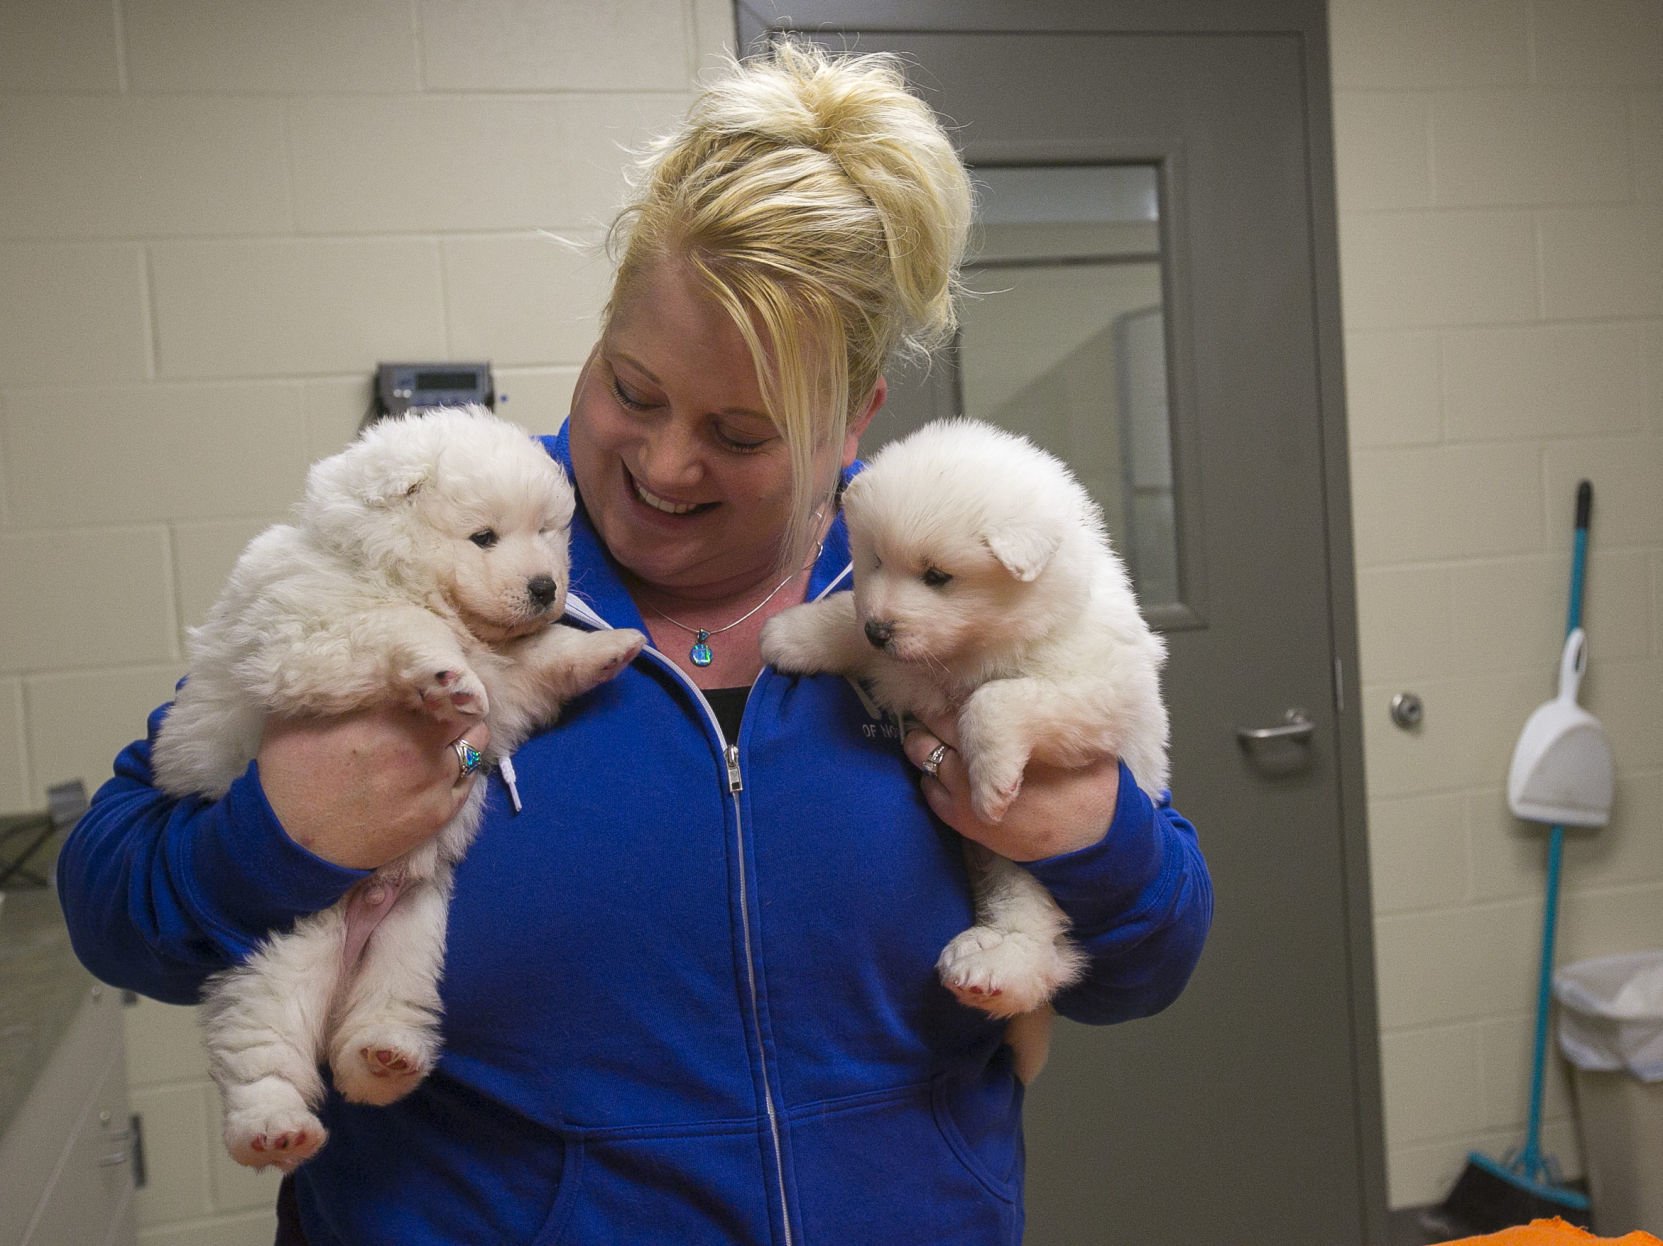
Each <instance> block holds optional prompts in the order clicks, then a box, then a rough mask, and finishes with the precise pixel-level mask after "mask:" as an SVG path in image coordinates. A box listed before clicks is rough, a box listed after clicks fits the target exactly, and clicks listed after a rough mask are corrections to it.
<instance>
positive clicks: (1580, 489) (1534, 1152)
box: [1514, 480, 1594, 1184]
mask: <svg viewBox="0 0 1663 1246" xmlns="http://www.w3.org/2000/svg"><path fill="white" fill-rule="evenodd" d="M1593 506H1594V486H1593V485H1592V484H1590V483H1589V482H1588V481H1586V480H1584V481H1583V482H1582V483H1581V484H1580V485H1578V486H1577V489H1576V543H1575V544H1574V545H1573V546H1572V548H1571V604H1570V608H1569V610H1568V611H1566V617H1565V635H1566V636H1567V637H1569V636H1570V634H1571V633H1572V632H1574V631H1576V629H1577V628H1579V627H1581V626H1582V585H1583V580H1584V578H1585V575H1586V572H1587V568H1588V520H1589V518H1590V514H1591V512H1592V511H1593ZM1564 855H1565V828H1564V827H1562V826H1555V827H1553V828H1552V829H1550V830H1549V831H1548V868H1547V896H1546V898H1545V900H1544V902H1543V905H1542V908H1543V916H1542V968H1541V973H1540V974H1539V976H1538V978H1537V983H1536V1050H1535V1054H1534V1056H1533V1057H1532V1059H1531V1064H1530V1123H1529V1126H1528V1128H1527V1129H1526V1131H1525V1139H1524V1149H1523V1150H1522V1151H1520V1153H1519V1156H1518V1159H1517V1160H1516V1161H1515V1163H1514V1168H1515V1169H1516V1170H1517V1171H1519V1172H1521V1173H1523V1175H1524V1176H1525V1177H1526V1178H1528V1179H1529V1180H1531V1181H1540V1182H1543V1183H1546V1184H1552V1183H1554V1182H1556V1181H1557V1180H1558V1177H1557V1175H1556V1174H1554V1173H1551V1172H1549V1171H1548V1164H1547V1161H1546V1160H1545V1159H1544V1158H1543V1156H1542V1089H1543V1083H1544V1081H1545V1078H1546V1073H1547V1054H1548V1013H1549V1008H1550V1006H1551V1004H1552V1001H1553V944H1554V940H1555V937H1556V935H1557V933H1558V931H1557V927H1558V925H1559V873H1560V865H1561V862H1562V860H1563V858H1564Z"/></svg>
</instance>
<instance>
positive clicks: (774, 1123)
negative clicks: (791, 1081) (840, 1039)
mask: <svg viewBox="0 0 1663 1246" xmlns="http://www.w3.org/2000/svg"><path fill="white" fill-rule="evenodd" d="M645 652H647V653H651V654H653V655H654V656H655V657H657V658H658V659H659V660H660V661H662V662H663V663H664V664H665V665H666V666H667V667H669V668H670V669H671V670H673V671H674V672H675V673H676V675H677V676H679V677H680V678H681V680H682V681H683V682H684V683H686V684H687V686H688V687H689V688H690V689H691V690H692V692H693V695H694V696H695V697H697V698H698V700H699V705H700V706H701V707H702V708H703V710H704V713H705V717H706V718H707V719H708V720H709V721H710V725H711V726H712V727H713V728H714V729H715V731H716V738H717V739H718V740H721V741H722V759H723V761H724V762H725V763H726V764H727V771H728V780H727V781H728V796H729V798H730V799H731V800H732V801H733V822H734V826H735V827H736V828H737V831H736V841H735V847H736V848H737V849H738V851H739V926H740V929H741V930H743V931H744V934H745V942H744V947H745V989H746V992H747V994H748V995H749V997H750V1002H751V1036H752V1037H753V1038H754V1039H755V1040H756V1057H757V1060H758V1061H759V1062H760V1063H761V1065H762V1110H763V1113H764V1114H765V1115H766V1116H767V1118H768V1140H769V1142H770V1143H771V1144H772V1146H773V1150H774V1182H775V1188H776V1190H777V1192H778V1193H779V1198H780V1223H781V1224H782V1225H783V1226H784V1228H785V1242H784V1246H792V1242H793V1240H794V1238H793V1235H792V1232H791V1211H790V1204H789V1203H788V1202H787V1201H786V1197H785V1148H784V1145H783V1144H782V1143H781V1141H780V1118H779V1109H778V1108H777V1107H776V1106H775V1104H774V1089H773V1086H772V1085H771V1083H770V1081H769V1076H768V1057H767V1054H766V1052H765V1049H764V1047H763V1043H762V1007H761V1004H760V1002H759V1001H758V998H757V989H756V952H755V950H754V949H753V947H752V946H751V901H750V895H751V882H752V880H751V878H750V876H749V874H748V873H747V871H746V869H745V858H746V852H745V812H744V810H743V809H742V808H741V807H740V802H739V795H740V793H741V792H743V791H744V790H745V776H744V774H743V773H742V772H741V771H740V768H739V745H738V744H737V743H731V744H730V743H729V742H728V738H727V736H726V735H724V734H723V732H722V725H721V723H720V722H719V721H718V720H717V718H716V711H715V710H713V709H711V707H710V702H709V701H707V700H705V697H704V693H703V692H702V691H700V689H699V687H698V685H697V684H695V683H694V682H693V681H692V680H691V679H688V678H687V676H686V674H685V673H684V672H683V671H682V670H681V668H680V667H679V666H677V665H676V664H675V663H674V662H672V661H670V660H669V659H668V658H666V657H665V656H664V655H663V654H662V653H660V652H659V651H658V650H656V649H653V648H652V647H651V646H649V647H648V648H647V649H646V650H645ZM758 679H759V680H760V679H761V676H758ZM755 692H756V685H755V684H752V685H751V692H750V693H749V694H747V695H746V698H745V701H746V704H747V706H748V705H749V704H750V698H751V695H754V694H755Z"/></svg>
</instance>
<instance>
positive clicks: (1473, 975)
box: [1330, 0, 1663, 1206]
mask: <svg viewBox="0 0 1663 1246" xmlns="http://www.w3.org/2000/svg"><path fill="white" fill-rule="evenodd" d="M1330 22H1331V28H1332V50H1333V65H1334V88H1335V100H1334V103H1335V129H1336V139H1337V160H1338V171H1339V207H1340V244H1341V262H1342V285H1343V298H1344V314H1345V321H1346V354H1347V359H1346V363H1347V372H1348V386H1347V389H1348V395H1349V414H1350V425H1351V439H1352V478H1353V489H1354V498H1355V505H1354V511H1355V522H1356V545H1357V563H1358V581H1359V596H1360V617H1361V631H1362V638H1361V639H1362V662H1363V681H1364V690H1363V714H1364V737H1365V744H1366V750H1367V766H1368V791H1369V807H1370V822H1371V827H1370V843H1371V855H1372V866H1373V875H1374V898H1375V932H1376V939H1377V948H1376V959H1377V964H1378V968H1379V991H1380V1015H1381V1024H1382V1047H1383V1054H1384V1079H1385V1098H1386V1124H1387V1139H1388V1147H1389V1152H1390V1179H1391V1200H1392V1203H1393V1204H1394V1205H1396V1206H1402V1205H1409V1204H1419V1203H1427V1202H1433V1201H1437V1200H1439V1199H1441V1198H1442V1197H1443V1196H1444V1195H1445V1194H1446V1193H1447V1192H1448V1188H1449V1185H1450V1183H1451V1182H1452V1181H1453V1180H1454V1178H1455V1176H1456V1174H1457V1173H1458V1172H1459V1170H1460V1167H1461V1164H1462V1161H1463V1157H1464V1155H1465V1153H1466V1151H1467V1150H1468V1149H1469V1148H1470V1147H1472V1146H1475V1145H1478V1146H1482V1147H1484V1148H1486V1149H1487V1150H1489V1151H1490V1152H1491V1153H1492V1154H1496V1153H1500V1152H1501V1151H1503V1150H1505V1149H1506V1148H1507V1147H1509V1146H1512V1145H1515V1144H1516V1143H1517V1142H1518V1141H1519V1139H1520V1138H1521V1137H1522V1134H1523V1127H1524V1125H1523V1123H1524V1117H1525V1112H1526V1107H1527V1085H1528V1076H1529V1067H1528V1066H1529V1057H1530V1033H1531V1023H1532V1015H1531V1014H1532V1009H1533V1007H1534V1000H1535V986H1534V983H1535V972H1536V964H1537V954H1538V947H1539V940H1540V929H1541V895H1542V889H1543V878H1544V868H1543V867H1544V851H1543V837H1542V833H1541V832H1540V831H1539V830H1536V829H1532V828H1530V827H1527V826H1525V825H1524V824H1521V823H1516V822H1514V821H1513V820H1512V819H1511V818H1510V817H1509V816H1508V814H1507V811H1506V806H1505V801H1504V795H1503V784H1504V783H1505V779H1506V773H1507V765H1508V761H1509V759H1510V757H1511V754H1512V747H1513V742H1514V740H1515V739H1516V737H1517V734H1518V731H1519V729H1520V727H1521V726H1522V725H1523V722H1524V719H1525V717H1526V716H1527V714H1528V713H1529V711H1530V709H1531V708H1532V707H1534V706H1535V705H1536V704H1537V703H1538V702H1540V701H1542V700H1544V699H1546V698H1547V697H1548V696H1549V695H1550V693H1551V692H1552V690H1553V672H1554V670H1555V668H1556V655H1557V653H1558V648H1559V645H1560V642H1561V640H1562V638H1563V630H1564V618H1565V608H1566V599H1567V586H1568V579H1569V567H1570V544H1571V524H1572V518H1573V506H1574V496H1575V489H1576V483H1577V481H1578V480H1580V479H1582V478H1584V477H1586V478H1588V479H1591V480H1592V481H1593V483H1594V490H1595V498H1594V519H1593V537H1592V548H1593V556H1592V560H1591V564H1590V569H1589V572H1588V589H1587V602H1586V607H1585V622H1586V624H1587V627H1588V630H1589V635H1590V652H1591V655H1592V658H1591V669H1590V674H1589V677H1588V679H1587V681H1586V683H1585V684H1584V686H1583V691H1584V693H1585V697H1584V700H1585V702H1586V703H1588V704H1590V705H1591V708H1592V709H1593V710H1594V712H1595V713H1597V714H1598V715H1599V716H1600V717H1601V718H1602V719H1603V720H1604V722H1605V723H1606V725H1607V727H1608V728H1609V729H1610V732H1611V736H1612V740H1613V744H1614V747H1615V751H1616V757H1617V766H1618V775H1619V779H1618V793H1617V808H1616V810H1615V814H1614V818H1613V821H1612V824H1611V826H1610V827H1609V828H1608V829H1607V830H1605V831H1603V832H1600V833H1599V834H1597V835H1593V836H1573V837H1572V842H1570V843H1569V844H1568V847H1567V852H1566V857H1565V885H1566V889H1567V896H1566V901H1565V904H1564V908H1563V920H1562V925H1561V942H1560V948H1561V953H1562V956H1561V960H1574V959H1578V958H1581V957H1585V956H1591V955H1596V954H1600V953H1605V952H1617V951H1633V950H1637V949H1641V948H1653V947H1663V3H1659V2H1658V0H1336V2H1335V3H1333V5H1332V6H1331V11H1330ZM1402 690H1409V691H1414V692H1417V693H1419V694H1420V695H1421V697H1422V698H1424V700H1425V703H1426V720H1425V725H1424V727H1423V728H1422V729H1421V730H1420V731H1419V732H1417V733H1414V734H1406V733H1404V732H1402V731H1400V730H1398V729H1397V728H1395V727H1393V726H1392V725H1391V723H1390V720H1389V717H1388V713H1387V706H1388V704H1389V702H1390V699H1391V696H1392V694H1393V693H1395V692H1398V691H1402ZM1551 1091H1552V1093H1551V1094H1550V1097H1549V1099H1548V1112H1549V1128H1548V1130H1547V1134H1548V1141H1549V1143H1550V1144H1551V1147H1552V1149H1553V1150H1555V1151H1556V1152H1557V1153H1558V1155H1559V1156H1560V1158H1561V1159H1562V1160H1564V1161H1566V1162H1567V1167H1568V1168H1569V1169H1570V1171H1571V1172H1573V1173H1574V1172H1576V1171H1578V1170H1579V1158H1578V1155H1577V1149H1576V1142H1575V1138H1574V1130H1573V1129H1572V1127H1571V1118H1570V1105H1569V1102H1568V1100H1567V1098H1566V1094H1565V1085H1564V1081H1563V1079H1562V1078H1560V1077H1555V1079H1554V1080H1553V1082H1552V1084H1551Z"/></svg>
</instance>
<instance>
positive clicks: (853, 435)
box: [843, 376, 889, 467]
mask: <svg viewBox="0 0 1663 1246" xmlns="http://www.w3.org/2000/svg"><path fill="white" fill-rule="evenodd" d="M888 397H889V380H888V378H887V377H882V376H880V377H879V378H878V383H877V384H876V385H874V386H872V396H871V397H870V398H868V399H867V400H866V406H865V407H864V408H862V410H861V412H860V414H859V415H857V416H855V418H854V419H852V420H850V421H849V430H848V432H847V433H845V434H844V438H843V466H844V467H848V466H849V465H850V464H851V463H853V462H854V461H855V457H856V455H858V454H859V453H860V439H861V438H862V437H864V436H865V435H866V429H867V426H868V425H869V424H871V423H872V417H873V416H874V415H876V414H877V413H878V410H879V408H881V407H882V406H883V404H884V399H886V398H888Z"/></svg>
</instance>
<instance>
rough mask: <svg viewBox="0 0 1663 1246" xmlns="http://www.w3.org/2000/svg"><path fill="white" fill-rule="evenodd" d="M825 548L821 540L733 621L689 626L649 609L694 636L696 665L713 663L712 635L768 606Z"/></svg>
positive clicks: (690, 652) (692, 654)
mask: <svg viewBox="0 0 1663 1246" xmlns="http://www.w3.org/2000/svg"><path fill="white" fill-rule="evenodd" d="M825 548H826V543H825V542H824V541H821V542H820V544H819V545H818V546H817V547H816V548H815V551H814V557H813V558H810V559H809V560H808V562H806V563H804V564H803V566H801V567H798V568H797V569H796V570H795V571H793V572H792V573H791V574H790V575H788V576H786V577H785V579H783V580H781V581H780V582H779V583H778V584H776V585H774V587H773V588H772V589H771V590H770V591H769V593H768V595H767V596H766V597H764V598H763V599H762V600H761V601H759V602H757V603H756V605H754V606H752V607H751V608H750V609H749V610H747V611H745V613H744V614H742V615H740V616H739V617H738V618H737V619H735V620H734V621H733V622H732V623H726V624H723V625H722V626H721V627H689V626H688V625H687V624H685V623H683V622H682V621H681V620H680V619H672V618H671V617H670V616H669V615H667V614H665V613H664V611H662V610H660V609H659V608H658V607H657V606H648V607H647V609H649V610H651V611H652V612H653V613H654V614H656V615H657V616H658V617H659V618H661V619H663V620H664V621H665V622H666V623H673V624H675V625H676V626H677V627H679V628H681V630H682V631H684V632H687V633H689V634H690V635H691V636H692V637H693V647H692V648H691V649H689V650H688V651H687V656H688V658H689V660H691V661H692V663H693V665H694V666H709V665H710V664H711V662H713V661H714V660H715V657H716V655H715V654H714V653H713V652H711V648H710V638H711V637H712V636H720V635H721V634H722V633H723V632H727V631H732V630H733V629H734V628H736V627H738V626H739V625H740V624H741V623H743V622H744V621H745V620H746V619H748V618H750V617H751V616H752V615H754V614H755V613H756V612H757V611H758V610H760V609H762V607H764V606H766V605H767V604H768V603H769V602H771V601H773V600H774V598H776V597H778V596H779V595H780V590H781V589H783V588H784V587H785V586H786V585H787V584H789V583H791V581H792V580H795V579H796V578H797V577H798V576H799V575H801V574H802V573H803V572H804V571H805V570H806V569H807V568H809V567H811V566H813V565H814V563H815V562H816V561H817V560H818V559H819V557H820V553H821V551H822V550H824V549H825Z"/></svg>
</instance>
